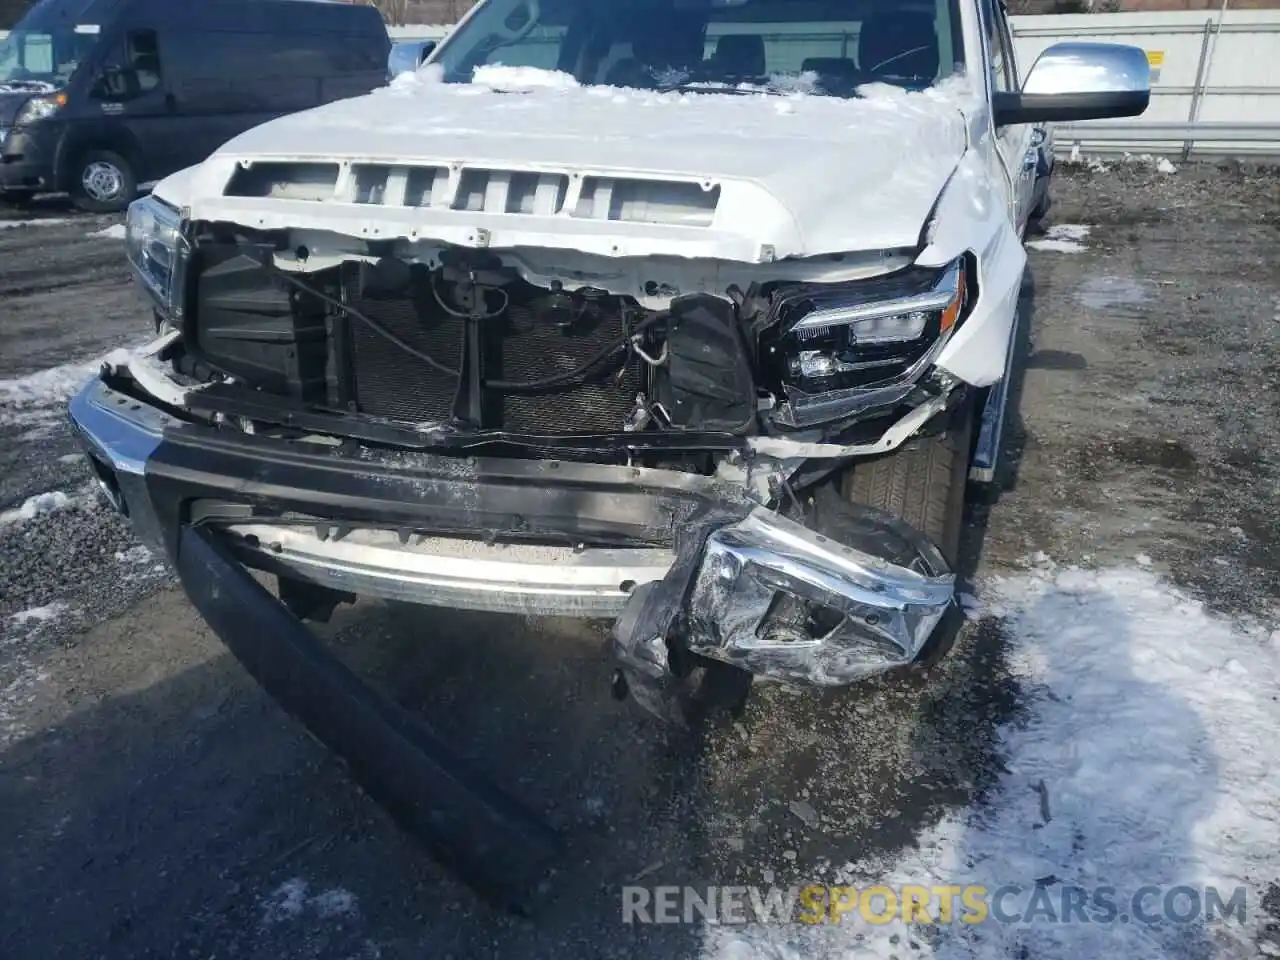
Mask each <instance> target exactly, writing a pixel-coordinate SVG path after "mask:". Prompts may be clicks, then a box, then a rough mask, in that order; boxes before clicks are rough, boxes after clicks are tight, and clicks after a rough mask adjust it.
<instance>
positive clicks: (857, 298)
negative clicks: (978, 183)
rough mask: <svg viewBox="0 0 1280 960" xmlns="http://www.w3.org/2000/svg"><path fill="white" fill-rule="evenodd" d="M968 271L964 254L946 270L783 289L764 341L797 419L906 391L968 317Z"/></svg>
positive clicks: (812, 419) (921, 270)
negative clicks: (866, 397) (872, 396)
mask: <svg viewBox="0 0 1280 960" xmlns="http://www.w3.org/2000/svg"><path fill="white" fill-rule="evenodd" d="M967 274H968V268H967V266H966V260H965V258H960V259H958V260H956V261H954V262H952V263H950V264H948V265H947V266H945V267H943V268H941V269H936V268H920V267H912V268H910V269H908V270H904V271H902V272H900V273H897V274H893V275H891V276H887V277H877V278H874V279H871V280H862V281H855V282H850V283H836V284H821V285H818V284H807V285H803V286H798V287H795V288H790V289H783V290H781V291H779V293H778V294H776V295H775V298H774V301H773V314H774V318H775V320H776V323H775V325H774V326H773V328H772V330H771V331H770V333H769V340H768V343H767V344H765V343H763V342H762V346H765V347H766V350H767V352H768V354H769V355H771V356H772V357H773V358H774V370H775V374H776V376H777V378H778V379H779V380H780V381H781V385H782V387H783V389H784V391H785V393H786V395H787V398H788V401H789V419H790V420H791V421H792V423H793V424H794V425H797V426H799V425H803V424H808V423H816V422H819V421H821V420H823V419H826V418H828V417H830V416H834V415H839V412H840V410H841V408H844V409H845V410H846V411H847V409H848V406H849V401H856V400H857V399H858V397H859V396H860V395H867V394H871V393H880V392H882V391H886V392H885V393H883V394H882V395H884V396H887V393H891V392H893V388H902V392H903V393H905V390H906V388H909V386H910V385H911V383H913V382H914V381H915V380H916V379H917V378H918V377H919V375H921V374H922V373H923V372H924V370H925V368H926V367H927V366H928V365H929V363H930V362H931V361H932V358H934V357H936V356H937V354H938V352H939V351H940V350H941V348H942V346H943V345H944V344H945V343H946V341H947V339H948V338H949V337H950V335H951V332H952V331H953V330H954V329H955V327H956V324H957V323H958V322H959V321H960V319H961V318H962V316H963V313H964V309H965V303H966V296H967V293H966V291H967V284H968V276H967ZM887 401H888V402H893V398H892V397H887Z"/></svg>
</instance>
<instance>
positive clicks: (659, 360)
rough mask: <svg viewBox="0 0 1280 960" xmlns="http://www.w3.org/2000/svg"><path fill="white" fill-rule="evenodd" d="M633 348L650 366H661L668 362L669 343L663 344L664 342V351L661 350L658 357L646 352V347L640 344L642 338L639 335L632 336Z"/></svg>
mask: <svg viewBox="0 0 1280 960" xmlns="http://www.w3.org/2000/svg"><path fill="white" fill-rule="evenodd" d="M631 349H632V351H633V352H634V353H635V355H636V356H638V357H639V358H640V359H641V360H643V361H644V362H645V363H647V364H648V365H649V366H651V367H660V366H662V365H663V364H664V363H666V362H667V345H666V343H663V344H662V352H661V353H660V354H658V356H657V357H651V356H649V354H647V353H645V351H644V347H642V346H640V338H639V337H632V338H631Z"/></svg>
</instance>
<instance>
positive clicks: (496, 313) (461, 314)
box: [429, 278, 511, 320]
mask: <svg viewBox="0 0 1280 960" xmlns="http://www.w3.org/2000/svg"><path fill="white" fill-rule="evenodd" d="M429 286H430V287H431V296H433V297H435V300H436V303H437V304H439V305H440V309H441V310H443V311H444V312H445V313H447V314H448V315H449V316H451V317H457V318H458V319H460V320H492V319H493V318H494V317H500V316H502V314H503V313H505V312H506V309H507V307H509V306H510V305H511V298H510V297H509V296H507V291H505V290H498V293H500V294H502V306H500V307H499V308H498V309H497V310H491V311H490V312H489V313H481V314H477V315H472V314H470V313H467V312H466V311H465V310H459V309H458V308H457V307H451V306H449V305H448V304H447V303H445V302H444V297H442V296H440V291H439V290H437V289H436V283H435V279H434V278H432V281H431V283H430V284H429Z"/></svg>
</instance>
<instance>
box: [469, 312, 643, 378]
mask: <svg viewBox="0 0 1280 960" xmlns="http://www.w3.org/2000/svg"><path fill="white" fill-rule="evenodd" d="M666 319H667V314H665V313H659V314H657V315H655V316H652V317H648V318H646V319H644V320H642V321H640V322H639V323H638V324H636V325H635V326H634V327H632V328H631V332H630V333H628V334H626V335H625V336H623V337H619V338H618V339H617V340H615V341H613V342H612V343H610V344H608V345H607V346H606V347H604V348H603V349H602V350H600V351H599V352H598V353H596V354H595V355H594V356H593V357H591V358H590V359H589V360H587V361H586V362H585V363H583V364H581V365H579V366H578V367H577V368H576V369H574V370H570V371H569V372H567V373H560V374H556V375H555V376H552V377H545V378H543V379H542V380H526V381H523V382H511V381H508V380H486V381H485V386H489V387H494V388H495V389H498V390H506V391H509V392H511V393H521V392H523V391H525V390H529V391H535V390H549V389H551V388H552V387H559V386H566V385H568V384H570V383H572V382H573V381H575V380H581V379H582V378H583V377H585V376H586V375H587V374H588V373H590V372H591V370H593V369H594V368H595V367H598V366H599V365H600V364H602V363H603V362H604V361H606V360H608V359H609V358H610V357H611V356H613V355H614V354H615V353H617V352H618V351H619V350H621V349H622V348H624V347H631V348H632V349H634V348H635V344H634V343H632V338H633V337H635V336H636V335H637V334H639V333H642V332H643V331H645V330H647V329H648V328H649V327H651V326H653V325H654V324H655V323H659V322H660V321H663V320H666Z"/></svg>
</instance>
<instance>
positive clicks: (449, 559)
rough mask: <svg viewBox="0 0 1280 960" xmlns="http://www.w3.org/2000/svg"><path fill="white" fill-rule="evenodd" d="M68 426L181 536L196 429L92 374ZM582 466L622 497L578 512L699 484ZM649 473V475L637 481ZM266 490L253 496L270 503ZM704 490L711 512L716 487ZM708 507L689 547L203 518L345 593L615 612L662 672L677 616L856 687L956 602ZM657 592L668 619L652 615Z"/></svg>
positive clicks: (250, 548) (919, 583)
mask: <svg viewBox="0 0 1280 960" xmlns="http://www.w3.org/2000/svg"><path fill="white" fill-rule="evenodd" d="M70 416H71V420H72V422H73V423H74V425H75V427H76V429H77V431H78V432H79V434H80V435H81V436H82V437H83V439H84V443H85V446H86V448H87V450H88V453H89V455H90V459H91V460H92V461H93V463H94V469H95V471H96V473H97V474H98V477H99V480H100V483H101V486H102V489H103V491H104V493H105V494H106V496H107V497H108V499H109V500H110V501H111V502H112V504H113V505H114V506H115V507H116V508H117V509H118V510H120V511H121V512H122V513H124V514H125V515H126V516H128V517H129V518H130V520H131V521H132V522H133V523H134V525H135V527H136V528H137V531H138V533H139V535H140V536H141V537H142V538H143V539H144V540H146V541H147V542H149V543H154V544H163V543H165V542H176V540H177V534H178V532H179V531H178V530H176V529H170V528H173V527H175V526H176V525H177V524H178V523H179V521H177V520H176V519H173V518H175V517H178V516H181V515H182V514H181V512H180V511H176V510H174V509H173V506H172V504H169V503H165V502H157V501H156V500H155V494H154V492H153V484H151V483H149V482H148V478H149V474H150V472H151V471H150V470H149V467H148V464H149V462H151V461H153V458H155V457H156V454H157V450H158V449H160V448H161V446H162V445H163V444H164V443H165V442H166V438H165V433H166V431H167V430H170V429H176V430H179V431H181V430H182V429H184V428H185V427H186V426H187V425H185V424H184V423H183V422H182V421H179V420H176V419H175V418H173V417H170V416H168V415H167V414H165V413H164V412H163V411H161V410H159V409H157V408H155V407H151V406H148V405H147V404H145V403H140V402H138V401H136V400H134V399H133V398H131V397H128V396H126V395H124V394H121V393H118V392H116V391H114V390H112V389H111V388H110V387H108V386H107V385H106V384H105V383H103V382H102V381H101V380H100V379H96V378H95V379H94V380H93V381H91V382H90V383H88V384H87V385H86V386H85V387H84V388H83V389H82V390H81V391H80V392H79V393H78V394H77V395H76V396H75V398H74V399H73V400H72V401H71V405H70ZM161 459H163V458H161ZM184 469H186V470H187V471H188V472H190V469H192V468H191V467H190V466H188V467H185V468H184ZM575 470H576V471H578V473H576V474H573V476H574V478H575V479H574V481H573V482H575V483H579V484H582V483H587V482H591V481H592V480H594V481H596V482H603V483H607V484H610V485H612V486H611V487H609V489H611V490H613V491H615V492H614V493H612V494H609V495H608V496H604V497H595V498H594V499H592V498H590V497H588V498H583V497H582V496H579V497H578V498H577V499H576V500H575V501H574V503H577V504H580V505H581V506H580V509H588V508H591V505H592V504H593V503H594V504H600V503H606V502H607V503H613V502H615V501H617V502H622V499H621V498H623V497H626V496H628V495H630V494H631V493H633V492H634V491H633V489H632V487H633V486H638V485H640V484H641V483H642V482H650V483H660V484H668V485H669V486H670V487H671V488H673V489H674V488H675V487H676V486H681V487H683V488H684V490H685V492H686V493H687V492H688V491H689V490H690V489H691V484H693V483H694V482H695V481H694V480H691V479H690V478H688V476H687V475H683V474H679V475H677V474H668V473H664V472H661V471H640V470H633V469H631V468H619V467H604V466H599V467H597V466H592V465H573V466H572V467H570V466H569V465H563V466H562V469H560V470H557V471H555V473H556V474H558V475H560V476H565V475H569V474H572V473H573V471H575ZM642 476H644V477H647V478H648V479H647V481H642V480H641V479H631V478H640V477H642ZM602 478H603V479H602ZM655 478H656V479H655ZM695 479H696V478H695ZM221 480H222V481H223V484H222V486H223V488H225V489H231V490H240V489H241V488H242V487H244V486H247V483H248V480H249V478H248V477H245V476H240V475H237V476H229V475H228V476H223V477H221ZM697 482H698V483H700V482H701V481H697ZM161 486H163V485H161ZM262 489H263V488H261V487H259V488H258V489H257V490H256V495H255V496H253V497H250V496H249V495H248V494H246V495H245V500H244V502H246V503H250V502H255V503H259V504H261V501H262V499H263V494H262ZM271 489H273V490H274V489H275V488H271ZM420 490H421V488H419V496H421V493H420ZM507 492H508V493H509V492H510V491H509V490H508V491H507ZM698 495H699V496H702V497H703V498H704V502H705V498H706V496H707V491H706V489H703V488H701V487H699V488H698ZM521 496H525V494H521ZM527 496H528V497H531V498H532V497H534V496H536V492H530V493H528V494H527ZM521 502H524V501H521ZM636 503H637V504H638V505H639V506H642V507H643V506H644V505H645V503H646V501H644V500H638V501H636ZM713 507H714V508H715V509H713V510H712V513H714V514H715V516H714V518H705V517H704V518H703V519H702V520H700V521H699V522H698V523H699V526H698V529H697V530H694V531H682V535H683V534H687V536H685V538H684V541H683V545H682V547H681V550H680V551H675V550H667V549H659V548H635V549H584V548H571V547H562V546H550V545H502V544H495V543H485V542H483V541H482V540H481V539H480V537H481V536H482V534H483V533H484V530H483V529H477V530H476V538H464V537H435V536H419V535H417V534H411V533H408V532H406V531H405V530H404V529H403V528H397V527H395V526H394V525H392V524H388V528H379V527H378V526H376V525H373V524H358V523H355V522H350V521H349V520H348V519H347V518H344V517H342V516H334V517H332V526H330V525H328V524H323V523H322V524H319V525H317V524H313V523H311V522H310V521H308V522H307V523H305V524H302V523H297V522H290V523H279V522H274V521H270V520H265V519H257V518H255V519H252V520H250V519H245V520H243V521H238V520H237V521H232V520H226V519H221V520H216V521H214V520H210V521H206V523H207V524H208V526H209V527H210V528H211V529H214V530H216V531H218V532H219V533H220V534H221V535H222V537H223V540H224V542H225V543H226V544H227V546H228V548H229V549H230V550H231V551H232V552H233V554H234V556H235V557H236V558H237V559H238V560H239V561H240V562H241V563H243V564H245V565H246V566H250V567H254V568H257V569H262V570H266V571H269V572H274V573H279V574H286V575H289V576H292V577H295V578H297V579H300V580H304V581H307V582H309V583H314V584H318V585H320V586H324V587H329V588H333V589H337V590H340V591H344V592H349V593H356V594H362V595H366V596H374V597H381V598H388V599H395V600H402V601H410V602H416V603H423V604H430V605H438V606H449V607H457V608H463V609H470V610H487V611H497V612H505V613H521V614H530V615H534V614H536V615H568V616H583V617H603V618H614V617H619V618H621V619H620V623H619V627H618V629H617V631H616V632H615V648H616V649H617V650H618V652H619V653H620V655H621V657H622V658H623V660H624V662H625V661H627V660H636V659H637V658H638V659H639V660H643V661H646V662H651V663H654V664H655V665H656V666H660V667H661V668H663V669H664V670H665V669H666V667H667V666H668V664H667V663H666V660H665V653H664V652H663V649H662V647H663V644H665V643H666V642H667V638H668V637H669V636H670V631H668V630H667V629H666V628H665V627H664V626H660V625H659V621H662V622H663V623H670V622H672V621H674V620H675V618H676V616H677V614H679V615H680V617H679V618H680V622H681V623H682V624H683V631H682V632H683V639H684V643H685V645H686V647H687V649H688V650H689V651H691V652H693V653H695V654H698V655H701V656H704V657H708V658H711V659H717V660H721V661H724V662H727V663H730V664H734V665H736V666H739V667H742V668H744V669H746V670H748V671H749V672H751V673H755V674H758V675H763V676H771V677H775V678H779V679H787V680H793V681H797V682H806V683H811V684H816V685H833V684H844V683H849V682H851V681H854V680H857V679H859V678H862V677H865V676H868V675H870V674H874V673H877V672H882V671H885V670H889V669H892V668H893V667H896V666H900V665H902V664H905V663H909V662H911V661H912V660H913V659H914V658H915V657H916V656H917V655H918V654H919V652H920V650H921V648H922V647H923V646H924V644H925V642H926V641H927V640H928V638H929V636H930V634H931V633H932V631H933V629H934V627H935V626H936V625H937V624H938V622H939V620H940V619H941V618H942V616H943V614H944V613H945V612H946V610H947V608H948V606H949V605H950V604H951V603H952V601H953V590H954V582H953V577H952V576H951V575H950V574H949V572H946V571H945V565H941V569H939V567H938V565H934V566H933V567H932V568H931V574H938V575H925V574H921V573H917V572H915V571H914V570H910V569H906V568H905V567H901V566H896V565H894V564H892V563H889V562H887V561H886V560H884V559H882V558H880V557H878V556H876V555H875V554H874V553H873V552H870V551H869V550H868V549H859V548H858V545H855V544H850V543H841V542H836V541H834V540H832V539H830V538H828V537H825V536H822V535H820V534H817V533H815V532H814V531H812V530H810V529H808V528H806V527H805V526H802V525H801V524H799V523H796V522H793V521H791V520H788V519H785V518H783V517H782V516H780V515H779V514H776V513H774V512H772V511H769V510H766V509H764V508H763V507H756V508H751V507H750V506H746V507H744V506H743V503H742V502H736V503H729V502H726V503H723V504H720V503H714V504H713ZM721 507H723V509H719V508H721ZM609 509H615V508H614V507H609ZM626 509H628V510H629V509H630V508H629V507H628V508H626ZM717 510H718V511H719V512H716V511H717ZM624 512H626V511H625V510H624ZM165 518H169V519H165ZM183 522H186V521H183ZM880 532H881V533H883V531H880ZM869 542H874V539H873V540H872V541H869ZM935 553H936V551H935ZM925 566H926V567H929V565H928V564H926V565H925ZM657 587H662V588H663V589H662V590H661V591H658V592H659V593H660V594H661V595H662V597H663V605H660V606H661V608H660V609H655V608H654V607H653V596H654V592H655V588H657ZM783 608H785V609H786V610H789V611H790V614H788V615H783V613H780V610H781V609H783ZM787 616H790V619H787ZM815 622H816V623H817V624H818V626H816V627H815V626H814V623H815ZM642 648H649V653H643V652H641V650H642Z"/></svg>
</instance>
